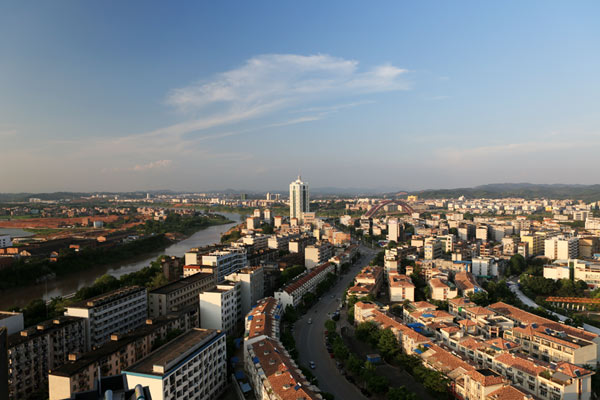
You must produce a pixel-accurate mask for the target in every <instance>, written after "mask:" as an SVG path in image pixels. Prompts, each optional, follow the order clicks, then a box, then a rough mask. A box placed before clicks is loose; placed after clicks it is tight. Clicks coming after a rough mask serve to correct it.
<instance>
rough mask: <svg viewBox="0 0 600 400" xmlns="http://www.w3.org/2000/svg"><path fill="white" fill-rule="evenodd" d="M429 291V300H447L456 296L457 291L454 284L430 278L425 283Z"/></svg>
mask: <svg viewBox="0 0 600 400" xmlns="http://www.w3.org/2000/svg"><path fill="white" fill-rule="evenodd" d="M427 286H429V288H430V289H431V298H432V299H433V300H440V301H444V300H449V299H453V298H455V297H456V296H458V290H457V289H456V286H454V284H452V283H450V282H448V281H443V280H441V279H440V278H432V279H430V280H429V281H428V282H427Z"/></svg>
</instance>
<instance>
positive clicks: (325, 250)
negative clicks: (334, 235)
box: [304, 242, 334, 269]
mask: <svg viewBox="0 0 600 400" xmlns="http://www.w3.org/2000/svg"><path fill="white" fill-rule="evenodd" d="M333 255H334V253H333V245H332V244H331V243H329V242H317V243H315V244H314V245H311V246H307V247H306V248H305V249H304V266H305V267H306V268H308V269H312V268H315V267H316V266H318V265H321V264H323V263H325V262H327V261H329V259H330V258H331V257H333Z"/></svg>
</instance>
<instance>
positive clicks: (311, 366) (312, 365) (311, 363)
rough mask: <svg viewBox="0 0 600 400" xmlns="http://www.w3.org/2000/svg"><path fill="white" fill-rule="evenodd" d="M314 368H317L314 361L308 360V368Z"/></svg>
mask: <svg viewBox="0 0 600 400" xmlns="http://www.w3.org/2000/svg"><path fill="white" fill-rule="evenodd" d="M315 368H317V366H316V364H315V362H314V361H311V362H310V369H315Z"/></svg>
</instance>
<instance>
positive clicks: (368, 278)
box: [354, 265, 383, 293]
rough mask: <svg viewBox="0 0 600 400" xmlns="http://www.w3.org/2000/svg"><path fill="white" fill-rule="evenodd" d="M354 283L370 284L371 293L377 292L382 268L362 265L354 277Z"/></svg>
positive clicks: (381, 281)
mask: <svg viewBox="0 0 600 400" xmlns="http://www.w3.org/2000/svg"><path fill="white" fill-rule="evenodd" d="M354 283H355V284H364V285H372V287H373V290H372V291H373V293H377V292H378V291H379V288H380V287H381V284H382V283H383V268H381V267H377V266H372V265H368V266H366V267H364V268H363V269H362V270H361V271H360V272H359V273H358V274H357V275H356V276H355V277H354Z"/></svg>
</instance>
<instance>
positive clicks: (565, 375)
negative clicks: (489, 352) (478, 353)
mask: <svg viewBox="0 0 600 400" xmlns="http://www.w3.org/2000/svg"><path fill="white" fill-rule="evenodd" d="M493 363H494V370H496V371H498V372H499V373H500V374H501V375H503V376H504V377H506V378H507V379H508V380H510V381H511V383H512V384H513V385H514V386H515V387H516V388H517V389H520V390H522V391H524V392H526V393H529V394H531V395H533V396H534V397H535V398H538V399H547V400H590V399H591V396H592V387H591V381H592V379H591V376H592V375H593V371H589V370H587V369H585V368H582V367H578V366H576V365H573V364H570V363H568V362H558V363H552V364H546V363H539V362H533V361H531V360H530V359H528V358H526V357H523V356H521V355H519V354H501V355H499V356H497V357H495V358H494V362H493Z"/></svg>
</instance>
